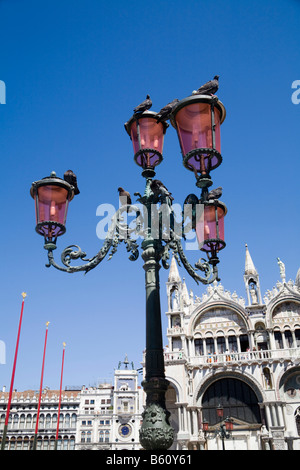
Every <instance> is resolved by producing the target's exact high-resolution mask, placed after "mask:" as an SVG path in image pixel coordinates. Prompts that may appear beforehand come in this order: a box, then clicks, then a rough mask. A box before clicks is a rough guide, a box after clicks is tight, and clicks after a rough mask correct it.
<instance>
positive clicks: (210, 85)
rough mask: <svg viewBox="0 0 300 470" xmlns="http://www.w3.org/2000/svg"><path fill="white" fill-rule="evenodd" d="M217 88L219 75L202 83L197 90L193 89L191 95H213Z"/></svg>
mask: <svg viewBox="0 0 300 470" xmlns="http://www.w3.org/2000/svg"><path fill="white" fill-rule="evenodd" d="M218 88H219V75H215V76H214V78H213V80H210V81H209V82H207V83H205V84H204V85H202V86H201V87H200V88H198V90H194V91H193V95H214V94H215V93H216V92H217V91H218Z"/></svg>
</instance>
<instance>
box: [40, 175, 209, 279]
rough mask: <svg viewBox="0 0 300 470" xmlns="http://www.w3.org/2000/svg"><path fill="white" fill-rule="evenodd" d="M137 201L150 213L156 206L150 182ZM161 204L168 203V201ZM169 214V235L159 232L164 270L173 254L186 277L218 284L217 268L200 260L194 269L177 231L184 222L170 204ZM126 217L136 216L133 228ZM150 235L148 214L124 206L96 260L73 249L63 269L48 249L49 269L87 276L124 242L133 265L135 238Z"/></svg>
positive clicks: (65, 254) (67, 253) (65, 255)
mask: <svg viewBox="0 0 300 470" xmlns="http://www.w3.org/2000/svg"><path fill="white" fill-rule="evenodd" d="M135 195H136V196H140V194H138V193H135ZM138 201H139V202H140V203H143V204H144V205H145V207H146V208H148V209H149V207H150V204H151V203H152V202H153V195H151V194H150V193H149V180H148V181H147V185H146V190H145V194H144V196H143V197H141V196H140V197H139V198H138ZM159 202H161V203H162V202H164V203H165V201H159ZM168 210H169V216H170V221H171V222H170V227H169V232H168V233H167V232H166V231H165V230H164V227H163V226H162V227H160V232H159V243H158V250H159V257H160V259H161V262H162V266H163V267H164V268H165V269H169V263H168V260H169V258H170V251H172V252H173V255H174V256H175V258H176V260H177V262H178V264H179V265H181V264H182V265H183V266H184V268H185V270H186V271H187V273H188V274H189V275H190V276H191V277H192V278H193V279H194V280H195V282H196V283H197V284H198V283H199V282H201V283H203V284H210V283H212V282H213V281H214V280H216V279H217V280H218V272H217V268H216V266H214V265H213V266H212V265H211V264H209V262H208V261H207V260H205V259H203V258H201V259H199V261H198V262H197V263H195V266H194V267H193V266H192V265H191V264H190V262H189V261H188V259H187V257H186V255H185V253H184V250H183V247H182V243H181V237H180V236H179V235H178V232H177V230H176V227H177V226H178V227H181V226H182V222H181V221H180V223H177V222H176V220H175V214H174V211H173V208H172V204H171V203H170V204H168ZM124 213H126V214H129V213H135V224H133V226H132V224H131V225H128V224H127V223H126V222H125V221H124V219H125V217H124V215H123V214H124ZM159 220H160V219H159ZM148 222H149V221H148ZM150 229H151V227H150ZM150 231H151V230H150ZM149 233H150V232H149V226H147V221H146V220H145V214H143V213H142V211H141V208H140V207H138V206H136V205H124V206H122V207H120V208H119V209H118V210H117V211H116V212H115V214H114V215H113V217H112V220H111V225H110V227H109V230H108V233H107V235H106V238H105V240H104V242H103V245H102V247H101V249H100V250H99V251H98V253H97V254H96V255H95V256H93V257H92V258H87V257H86V253H85V252H84V251H83V250H82V249H81V248H80V247H79V246H78V245H70V246H68V247H67V248H65V249H64V250H63V252H62V254H61V262H62V264H63V266H60V265H58V264H57V263H56V262H55V260H54V256H53V250H54V248H55V245H54V246H53V245H49V246H47V245H45V248H46V249H47V250H48V261H49V263H48V264H46V266H47V267H50V266H53V267H55V268H56V269H58V270H60V271H65V272H68V273H74V272H79V271H84V272H85V273H87V272H89V271H90V270H91V269H94V268H95V267H96V266H97V265H98V264H100V263H101V261H102V260H103V259H104V258H105V257H106V256H108V260H110V259H111V258H112V257H113V255H114V254H115V253H116V251H117V248H118V245H119V244H120V243H122V242H124V244H125V246H126V250H127V252H128V253H130V256H129V259H130V261H136V260H137V259H138V257H139V244H138V243H137V239H136V238H137V236H140V237H142V238H144V239H145V238H147V237H148V236H149ZM133 235H135V236H136V238H131V237H132V236H133ZM76 260H82V261H84V264H82V265H79V266H72V265H71V263H72V261H76ZM197 271H201V272H203V273H204V277H201V276H199V274H198V273H197Z"/></svg>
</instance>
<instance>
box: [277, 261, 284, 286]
mask: <svg viewBox="0 0 300 470" xmlns="http://www.w3.org/2000/svg"><path fill="white" fill-rule="evenodd" d="M277 263H278V266H279V270H280V277H281V279H282V282H285V264H284V263H283V262H282V261H281V260H280V259H279V258H277Z"/></svg>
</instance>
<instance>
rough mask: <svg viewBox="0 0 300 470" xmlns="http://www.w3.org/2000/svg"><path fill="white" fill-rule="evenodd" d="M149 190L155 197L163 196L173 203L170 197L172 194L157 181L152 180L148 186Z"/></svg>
mask: <svg viewBox="0 0 300 470" xmlns="http://www.w3.org/2000/svg"><path fill="white" fill-rule="evenodd" d="M150 189H151V191H152V192H153V194H154V195H155V196H159V195H161V196H163V197H165V198H166V197H168V198H169V199H170V200H171V201H174V198H173V197H172V195H171V194H172V193H170V192H169V191H168V190H167V188H166V187H165V186H164V185H163V183H162V182H161V181H159V180H153V181H152V182H151V185H150Z"/></svg>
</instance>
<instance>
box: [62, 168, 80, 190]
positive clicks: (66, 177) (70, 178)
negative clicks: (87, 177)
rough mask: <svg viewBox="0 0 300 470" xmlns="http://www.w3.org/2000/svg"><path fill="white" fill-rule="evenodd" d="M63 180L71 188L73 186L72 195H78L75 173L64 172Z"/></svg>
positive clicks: (70, 171)
mask: <svg viewBox="0 0 300 470" xmlns="http://www.w3.org/2000/svg"><path fill="white" fill-rule="evenodd" d="M64 180H65V181H66V182H67V183H69V184H71V185H72V186H74V194H75V195H76V194H79V193H80V191H79V189H78V186H77V177H76V175H75V173H73V171H72V170H68V171H66V172H65V174H64Z"/></svg>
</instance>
